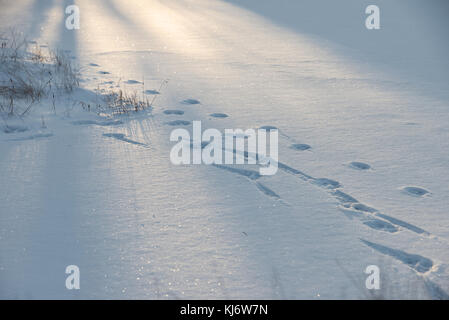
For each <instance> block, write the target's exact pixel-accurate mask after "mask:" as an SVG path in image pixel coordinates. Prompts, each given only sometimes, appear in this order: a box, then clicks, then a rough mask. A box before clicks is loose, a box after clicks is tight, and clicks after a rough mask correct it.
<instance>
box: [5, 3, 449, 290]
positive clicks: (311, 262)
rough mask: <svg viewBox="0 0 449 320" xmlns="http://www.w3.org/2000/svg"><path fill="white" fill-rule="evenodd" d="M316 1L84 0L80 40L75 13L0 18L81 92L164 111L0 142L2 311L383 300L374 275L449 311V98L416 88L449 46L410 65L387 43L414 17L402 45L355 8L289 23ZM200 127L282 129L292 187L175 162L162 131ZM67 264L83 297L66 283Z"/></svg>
mask: <svg viewBox="0 0 449 320" xmlns="http://www.w3.org/2000/svg"><path fill="white" fill-rule="evenodd" d="M293 2H295V3H294V4H293ZM312 2H313V1H310V2H309V1H304V2H302V3H301V5H302V7H300V5H299V4H298V3H299V2H296V1H292V3H291V6H289V1H285V0H284V1H281V2H279V3H280V4H282V5H280V4H278V5H277V2H276V1H249V0H248V1H227V2H225V1H218V0H198V1H188V0H184V1H183V0H177V1H175V0H172V1H167V0H164V1H155V0H152V1H139V0H132V1H118V0H115V1H100V0H98V1H92V0H85V1H76V4H77V5H78V6H79V8H80V13H81V29H80V30H77V31H69V30H66V29H65V27H64V18H65V16H64V9H65V7H66V6H67V5H69V4H72V1H41V0H39V1H38V0H36V1H25V0H23V1H16V2H6V1H2V2H0V5H1V11H0V21H1V22H0V25H1V27H2V28H6V27H11V26H16V27H18V28H20V29H21V30H23V31H24V32H25V34H26V35H28V37H29V39H32V40H35V41H37V42H38V43H42V44H45V45H48V46H50V47H58V48H62V49H66V50H71V51H70V53H71V54H72V55H73V56H74V58H75V59H76V61H77V63H79V65H80V66H82V73H83V78H84V82H83V83H82V85H83V87H85V88H86V89H90V90H94V89H95V88H97V87H98V86H99V85H102V86H116V85H120V86H121V87H122V88H124V89H126V90H136V91H139V92H141V91H142V89H144V91H146V94H147V95H148V96H149V97H152V96H154V95H157V100H156V103H155V107H154V110H153V112H152V114H151V115H150V114H147V113H143V114H139V115H137V116H133V117H131V118H129V119H124V118H120V123H111V122H108V121H109V120H108V121H105V120H102V119H97V118H94V117H93V116H92V114H88V113H87V112H85V113H83V112H80V113H76V114H74V115H72V116H71V117H70V118H68V117H63V116H62V115H59V116H58V115H56V116H52V117H50V116H49V119H48V120H47V121H48V125H47V126H48V130H47V131H45V133H42V132H38V133H36V132H34V131H33V132H16V133H8V134H7V133H3V132H1V133H0V161H1V162H0V177H1V180H0V181H1V183H0V297H1V298H9V299H15V298H64V299H65V298H67V299H72V298H113V299H116V298H148V299H174V298H180V299H185V298H247V299H252V298H274V299H296V298H302V299H304V298H305V299H313V298H332V299H335V298H348V299H352V298H369V297H371V293H370V292H369V291H368V290H366V288H365V279H366V277H367V275H366V274H365V273H364V271H365V268H366V267H367V266H368V265H373V264H374V265H378V266H379V267H380V270H381V278H382V281H381V288H382V289H381V290H380V292H378V293H377V294H378V295H380V296H381V297H384V298H393V299H394V298H447V297H448V296H447V293H448V292H449V269H448V267H447V264H446V263H447V261H449V216H448V213H447V209H448V208H449V200H448V199H449V189H448V187H447V186H448V185H449V160H448V154H449V152H448V151H449V139H448V138H449V127H448V124H449V109H448V101H449V100H448V91H447V84H448V83H449V82H448V76H447V75H445V74H444V73H443V72H440V73H438V72H436V71H435V72H433V73H431V75H430V76H429V74H427V73H420V72H421V71H420V70H421V69H423V66H424V65H425V64H428V65H429V70H441V69H443V68H444V66H445V63H447V62H446V61H444V59H440V58H441V57H443V56H444V55H443V53H445V52H446V51H445V50H447V46H445V43H444V42H445V41H446V42H447V40H446V39H444V38H443V37H441V38H438V37H437V36H434V37H433V38H431V37H426V35H428V34H435V32H436V31H435V32H434V30H433V29H431V30H427V29H425V28H424V27H423V28H424V29H425V30H424V31H422V30H421V29H420V30H421V31H420V32H421V33H419V34H418V35H417V36H416V37H415V38H414V39H413V41H414V42H410V43H411V44H410V50H414V49H416V48H419V47H420V46H419V45H418V44H419V41H422V46H421V47H426V48H429V52H431V53H432V54H429V56H426V55H425V54H424V53H422V54H410V55H408V56H406V57H404V60H407V61H405V62H404V61H403V59H400V57H398V55H401V56H402V57H403V56H404V54H403V53H398V55H395V51H394V50H391V51H392V52H391V51H390V50H388V49H387V47H388V45H389V44H390V43H395V42H396V41H395V37H400V36H401V32H400V31H401V30H402V29H401V28H404V29H405V30H406V29H407V28H405V27H406V26H407V23H406V22H404V23H402V21H407V19H411V18H410V16H407V14H406V13H403V15H400V14H401V12H403V11H402V10H401V8H402V6H403V5H404V4H403V3H404V2H405V1H397V4H395V5H392V4H389V6H388V7H387V8H386V9H387V10H385V11H381V12H382V17H383V15H384V13H385V16H386V18H385V19H386V20H385V21H386V22H389V21H390V22H391V24H390V25H389V24H388V23H386V25H383V26H385V28H387V27H388V26H390V28H391V29H392V30H393V31H392V33H391V34H390V33H388V32H385V31H384V30H383V29H381V31H379V32H383V33H382V35H384V37H385V38H388V39H387V40H385V39H384V40H382V39H379V35H372V34H371V33H369V31H368V30H366V29H364V28H365V27H364V17H365V15H364V8H363V6H361V5H360V4H356V2H354V1H347V2H342V4H341V7H339V10H341V13H342V15H343V17H344V18H346V16H347V15H350V14H349V13H348V12H356V13H357V15H358V16H357V17H356V18H354V20H353V21H352V20H351V23H348V20H344V21H342V24H341V25H340V24H338V23H336V22H335V21H336V20H332V21H326V19H323V21H322V23H323V25H326V23H331V24H334V23H336V24H335V26H333V27H328V28H325V27H322V28H321V29H320V28H318V27H317V28H316V30H317V32H313V31H314V30H315V29H313V28H312V27H310V28H312V29H313V30H311V29H310V28H306V27H304V28H305V30H301V27H303V26H307V25H308V24H307V22H304V20H301V19H298V23H296V24H295V22H294V21H295V20H294V19H290V20H288V19H287V17H291V11H293V10H301V12H302V13H301V16H302V17H304V16H307V14H305V13H304V12H307V10H311V12H313V13H314V14H316V13H317V8H316V4H312ZM321 2H322V3H324V4H323V10H331V9H335V8H334V6H332V7H329V8H328V9H326V4H327V5H329V6H330V3H331V1H327V2H326V1H324V2H323V1H321ZM355 5H356V6H357V7H356V9H354V6H355ZM380 7H381V10H382V3H381V4H380ZM389 8H391V10H392V11H388V9H389ZM389 12H394V14H399V16H398V17H397V19H396V20H395V19H393V18H391V17H390V16H389V15H388V13H389ZM282 14H285V16H286V19H285V21H282V19H280V18H279V17H282ZM328 15H329V13H328V12H327V14H326V16H328ZM335 15H338V12H337V13H335ZM345 15H346V16H345ZM411 17H414V16H411ZM382 21H383V20H382ZM394 21H399V22H398V24H394V23H393V22H394ZM413 21H416V19H415V20H413V19H411V22H408V23H412V22H413ZM352 22H354V23H352ZM404 24H405V27H404ZM424 24H425V23H424ZM310 25H311V26H316V24H312V23H311V24H310ZM425 25H426V26H427V24H425ZM441 25H442V26H446V25H445V24H443V23H442V24H441ZM437 26H438V25H437ZM351 28H360V29H361V30H362V31H360V32H359V31H357V32H353V31H351V30H352V29H351ZM327 30H334V31H332V32H330V31H329V33H328V34H327V33H326V31H327ZM335 30H339V31H340V34H344V33H345V32H347V34H349V35H347V36H345V37H343V38H342V40H341V39H340V38H338V39H339V40H341V41H334V40H336V38H334V36H335V37H337V36H336V34H337V33H338V32H336V31H335ZM348 30H349V31H348ZM351 32H352V33H351ZM372 32H376V31H372ZM426 32H427V33H426ZM440 32H441V30H440ZM351 34H354V36H359V37H360V38H355V39H354V43H357V41H365V43H368V42H369V41H368V40H366V39H365V38H368V39H369V37H370V36H372V37H374V38H373V39H374V40H373V41H379V55H376V54H375V52H374V53H373V50H376V46H374V45H372V46H368V47H366V46H365V47H364V46H363V45H360V46H358V45H349V43H350V40H351V38H348V37H350V35H351ZM362 38H364V40H361V39H362ZM366 41H367V42H366ZM400 41H402V40H401V39H399V38H398V39H397V42H400ZM416 41H418V44H417V42H416ZM406 43H407V42H404V43H403V45H405V44H406ZM364 48H365V49H364ZM400 48H401V50H403V52H407V50H406V48H405V47H403V46H400ZM364 50H367V51H368V52H369V53H370V54H368V53H367V51H364ZM423 52H424V50H423ZM389 57H390V58H391V59H390V58H389ZM398 60H399V61H402V63H403V64H402V65H401V64H400V63H396V61H398ZM414 65H416V66H418V67H417V68H416V70H415V69H414V68H412V66H414ZM446 66H447V65H446ZM414 71H416V72H414ZM418 71H419V72H418ZM165 80H168V84H167V85H165V86H162V89H161V84H162V83H163V81H165ZM142 87H144V88H142ZM212 115H222V116H212ZM223 115H224V116H223ZM35 116H36V117H40V115H39V113H38V112H36V114H35ZM225 116H227V117H225ZM193 120H201V121H202V124H203V127H204V128H208V127H209V128H217V129H219V130H224V129H225V128H241V129H248V128H259V127H263V126H275V127H277V128H278V129H279V133H280V140H279V161H280V163H279V171H278V173H277V174H276V175H274V176H269V177H268V176H266V177H256V176H254V175H251V172H250V171H249V170H254V171H257V170H258V168H257V167H254V166H253V167H251V166H243V167H235V168H238V169H239V170H230V169H228V168H223V167H220V166H206V165H196V166H193V165H192V166H174V165H172V164H171V163H170V159H169V152H170V148H171V146H172V144H171V143H170V141H169V135H170V132H171V130H173V129H174V127H173V126H170V125H167V124H170V122H172V121H177V122H175V123H176V124H177V126H178V125H182V124H183V123H184V124H188V123H190V122H192V121H193ZM172 123H173V122H172ZM175 127H176V126H175ZM185 127H186V128H189V126H185ZM245 170H246V171H245ZM72 264H74V265H77V266H79V268H80V271H81V289H80V290H72V291H69V290H67V289H66V287H65V279H66V276H67V275H66V274H65V267H66V266H68V265H72Z"/></svg>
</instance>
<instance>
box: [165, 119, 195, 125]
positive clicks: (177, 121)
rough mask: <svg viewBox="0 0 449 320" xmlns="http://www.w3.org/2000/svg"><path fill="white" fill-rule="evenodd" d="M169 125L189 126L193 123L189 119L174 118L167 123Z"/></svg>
mask: <svg viewBox="0 0 449 320" xmlns="http://www.w3.org/2000/svg"><path fill="white" fill-rule="evenodd" d="M166 124H167V125H169V126H188V125H190V124H191V122H190V121H187V120H173V121H169V122H167V123H166Z"/></svg>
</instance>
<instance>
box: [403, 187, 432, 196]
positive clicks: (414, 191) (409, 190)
mask: <svg viewBox="0 0 449 320" xmlns="http://www.w3.org/2000/svg"><path fill="white" fill-rule="evenodd" d="M402 192H404V193H405V194H408V195H411V196H414V197H422V196H424V195H426V194H428V193H429V191H427V190H426V189H423V188H420V187H403V188H402Z"/></svg>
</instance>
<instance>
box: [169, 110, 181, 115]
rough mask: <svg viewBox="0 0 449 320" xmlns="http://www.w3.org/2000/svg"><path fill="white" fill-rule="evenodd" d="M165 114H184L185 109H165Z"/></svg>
mask: <svg viewBox="0 0 449 320" xmlns="http://www.w3.org/2000/svg"><path fill="white" fill-rule="evenodd" d="M164 114H168V115H172V114H174V115H183V114H184V111H182V110H164Z"/></svg>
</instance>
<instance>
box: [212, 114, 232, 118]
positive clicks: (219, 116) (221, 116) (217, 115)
mask: <svg viewBox="0 0 449 320" xmlns="http://www.w3.org/2000/svg"><path fill="white" fill-rule="evenodd" d="M210 116H211V117H214V118H227V117H228V115H227V114H226V113H212V114H211V115H210Z"/></svg>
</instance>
